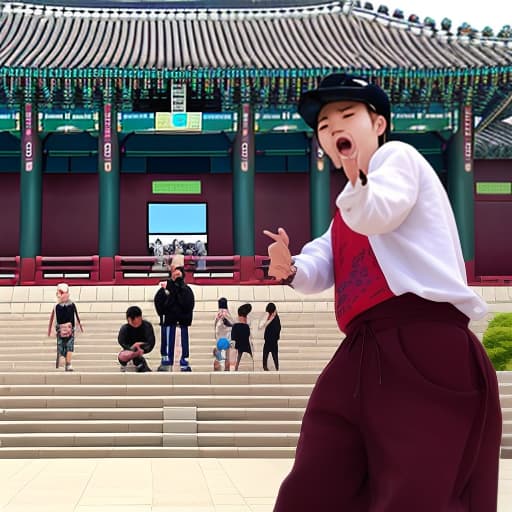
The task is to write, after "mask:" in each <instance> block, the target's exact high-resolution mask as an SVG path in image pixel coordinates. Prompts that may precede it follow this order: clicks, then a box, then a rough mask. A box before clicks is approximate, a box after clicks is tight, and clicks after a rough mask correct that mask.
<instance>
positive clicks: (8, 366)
mask: <svg viewBox="0 0 512 512" xmlns="http://www.w3.org/2000/svg"><path fill="white" fill-rule="evenodd" d="M249 361H250V360H249V359H248V360H247V361H243V360H242V363H241V365H240V370H241V371H251V370H252V364H251V363H250V362H249ZM327 361H328V359H326V360H321V359H320V360H318V361H300V360H297V361H280V362H281V365H280V367H281V368H282V369H283V370H287V371H308V372H309V371H316V372H317V374H318V373H320V371H321V370H323V369H324V367H325V365H326V364H327ZM190 362H191V365H192V368H193V373H209V372H211V370H212V364H213V363H212V361H210V362H208V363H204V364H195V363H194V362H193V361H192V359H191V360H190ZM149 364H150V367H151V368H152V369H153V373H157V372H156V369H157V368H158V365H159V361H155V360H151V359H150V360H149ZM269 367H270V368H272V367H273V365H272V363H271V362H270V363H269ZM73 368H74V370H75V373H76V374H78V373H81V374H82V373H97V372H101V373H103V374H106V373H109V374H111V373H115V372H117V373H120V372H119V365H118V364H117V362H116V361H113V362H110V361H104V362H103V363H100V362H89V363H88V362H83V361H82V362H80V361H78V364H77V361H73ZM51 369H53V371H54V375H58V374H63V373H64V368H61V369H60V370H55V361H53V362H52V361H50V362H47V363H40V362H39V363H37V362H35V363H34V364H31V365H27V364H24V363H23V362H17V363H5V362H0V372H9V373H11V375H14V374H20V373H21V374H23V373H26V372H27V370H30V371H33V372H41V373H43V372H45V373H46V372H48V370H51ZM255 370H256V371H260V370H261V362H259V361H256V363H255ZM130 373H135V371H134V369H133V367H130V368H129V371H128V374H130ZM173 373H180V368H179V366H176V365H175V366H174V370H173ZM229 373H235V372H229ZM66 375H70V374H67V373H66ZM137 375H138V376H140V374H137ZM144 375H146V376H147V375H148V374H144Z"/></svg>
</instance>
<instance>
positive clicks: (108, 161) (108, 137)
mask: <svg viewBox="0 0 512 512" xmlns="http://www.w3.org/2000/svg"><path fill="white" fill-rule="evenodd" d="M102 153H103V170H104V171H105V172H110V171H111V170H112V105H110V104H108V103H107V104H106V105H105V106H104V108H103V151H102Z"/></svg>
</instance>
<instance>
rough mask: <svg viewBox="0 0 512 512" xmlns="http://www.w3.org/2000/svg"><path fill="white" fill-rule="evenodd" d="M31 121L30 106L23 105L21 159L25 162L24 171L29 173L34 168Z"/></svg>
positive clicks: (28, 104)
mask: <svg viewBox="0 0 512 512" xmlns="http://www.w3.org/2000/svg"><path fill="white" fill-rule="evenodd" d="M32 128H33V119H32V105H31V104H30V103H27V104H26V105H25V126H24V130H23V134H24V137H23V159H24V161H25V171H26V172H31V171H32V170H33V168H34V132H33V129H32Z"/></svg>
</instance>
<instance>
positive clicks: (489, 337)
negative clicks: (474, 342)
mask: <svg viewBox="0 0 512 512" xmlns="http://www.w3.org/2000/svg"><path fill="white" fill-rule="evenodd" d="M483 343H484V347H485V350H486V351H487V354H488V355H489V359H490V360H491V362H492V364H493V366H494V368H495V370H498V371H500V370H501V371H503V370H512V314H511V313H499V314H498V315H496V316H495V317H494V318H493V320H492V321H491V322H490V323H489V327H487V330H486V331H485V333H484V339H483Z"/></svg>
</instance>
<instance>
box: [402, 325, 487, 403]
mask: <svg viewBox="0 0 512 512" xmlns="http://www.w3.org/2000/svg"><path fill="white" fill-rule="evenodd" d="M397 342H398V345H399V353H400V354H401V356H402V357H403V361H404V363H405V365H406V366H408V368H409V370H410V372H411V374H413V375H414V376H415V378H417V379H419V380H421V381H422V382H423V383H424V384H426V385H428V386H430V387H432V388H436V389H438V390H443V391H449V392H453V393H474V392H476V391H478V390H479V389H481V388H482V384H481V377H480V369H479V366H478V363H477V361H476V357H475V353H474V350H475V349H474V347H473V343H474V340H473V338H472V337H471V335H470V333H469V331H468V330H467V329H464V328H462V327H459V326H457V325H452V324H449V323H442V322H416V323H411V324H408V325H405V326H402V327H399V328H398V329H397Z"/></svg>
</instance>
